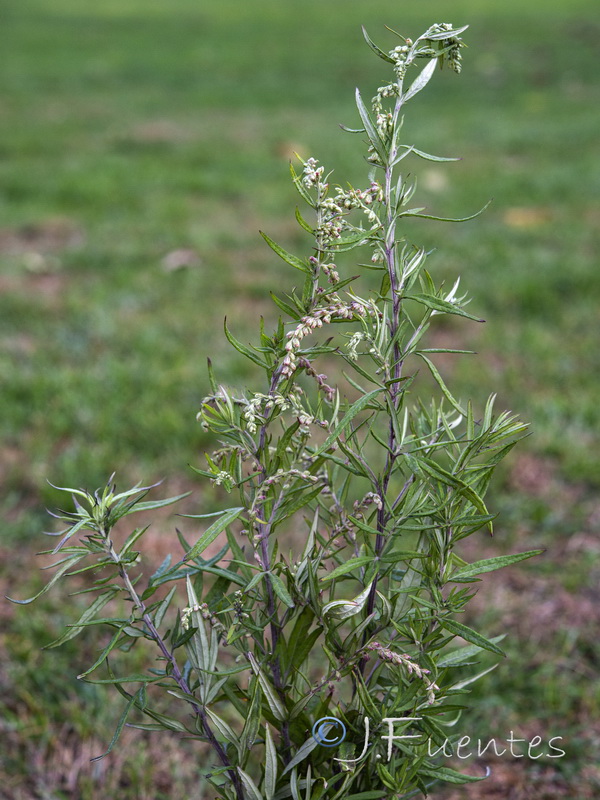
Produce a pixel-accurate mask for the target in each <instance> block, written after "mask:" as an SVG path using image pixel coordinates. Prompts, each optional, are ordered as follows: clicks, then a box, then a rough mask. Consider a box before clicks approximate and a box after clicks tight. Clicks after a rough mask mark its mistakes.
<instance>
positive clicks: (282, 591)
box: [269, 572, 294, 608]
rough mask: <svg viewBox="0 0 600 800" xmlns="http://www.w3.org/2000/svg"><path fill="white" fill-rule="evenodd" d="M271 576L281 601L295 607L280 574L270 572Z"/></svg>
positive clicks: (289, 606) (274, 588)
mask: <svg viewBox="0 0 600 800" xmlns="http://www.w3.org/2000/svg"><path fill="white" fill-rule="evenodd" d="M269 577H270V579H271V584H272V586H273V590H274V592H275V594H276V595H277V597H278V598H279V599H280V600H281V602H282V603H283V604H284V605H286V606H288V608H294V601H293V600H292V598H291V597H290V594H289V592H288V590H287V589H286V586H285V584H284V582H283V581H282V580H281V578H280V577H279V575H275V573H273V572H270V573H269Z"/></svg>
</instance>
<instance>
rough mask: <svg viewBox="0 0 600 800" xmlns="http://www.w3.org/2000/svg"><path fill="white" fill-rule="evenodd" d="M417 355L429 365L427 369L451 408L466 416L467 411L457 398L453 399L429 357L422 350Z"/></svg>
mask: <svg viewBox="0 0 600 800" xmlns="http://www.w3.org/2000/svg"><path fill="white" fill-rule="evenodd" d="M417 355H419V356H421V358H422V359H423V361H424V362H425V363H426V364H427V366H428V367H429V371H430V372H431V374H432V375H433V377H434V378H435V381H436V383H437V385H438V386H439V387H440V389H441V390H442V393H443V395H444V397H445V398H446V400H447V401H448V402H449V403H450V405H451V406H452V408H454V409H456V411H458V413H459V414H461V415H462V416H463V417H466V416H467V412H466V411H465V410H464V408H463V407H462V406H461V405H460V403H459V402H458V401H457V400H455V399H454V396H453V394H452V392H451V391H450V389H448V387H447V386H446V384H445V383H444V379H443V378H442V376H441V375H440V373H439V372H438V369H437V367H436V366H435V364H434V363H433V361H431V359H429V358H427V356H425V355H423V353H422V352H419V353H417Z"/></svg>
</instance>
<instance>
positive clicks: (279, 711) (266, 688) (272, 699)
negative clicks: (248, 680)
mask: <svg viewBox="0 0 600 800" xmlns="http://www.w3.org/2000/svg"><path fill="white" fill-rule="evenodd" d="M248 659H249V661H250V664H251V665H252V669H253V671H254V674H255V675H256V676H257V677H258V680H259V681H260V685H261V687H262V690H263V692H264V695H265V697H266V699H267V702H268V704H269V708H270V709H271V711H272V713H273V716H274V717H275V718H276V719H278V720H279V721H280V722H282V721H283V720H284V719H285V718H286V715H285V709H284V707H283V705H282V703H281V700H280V699H279V698H278V697H277V695H276V694H275V690H274V689H273V687H272V686H271V684H270V683H269V681H268V680H267V677H266V676H265V674H264V672H263V671H262V669H261V668H260V664H259V663H258V661H257V660H256V658H255V657H254V655H253V654H252V653H248Z"/></svg>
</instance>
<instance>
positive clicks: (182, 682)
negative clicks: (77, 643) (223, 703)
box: [104, 531, 244, 800]
mask: <svg viewBox="0 0 600 800" xmlns="http://www.w3.org/2000/svg"><path fill="white" fill-rule="evenodd" d="M104 534H105V536H106V544H107V552H108V554H109V555H110V557H111V558H112V560H113V561H114V562H115V564H116V565H117V567H118V570H119V576H120V577H121V580H122V581H123V584H124V586H125V589H126V591H127V593H128V595H129V597H130V599H131V602H132V603H133V605H134V606H135V607H136V608H137V609H138V611H139V612H140V614H141V615H142V620H143V621H144V623H145V625H146V627H147V628H148V631H149V633H150V636H151V637H152V639H153V640H154V642H155V643H156V644H157V646H158V648H159V650H160V651H161V653H162V654H163V657H164V658H165V660H166V661H167V663H168V664H170V666H171V671H172V676H173V679H174V681H175V683H176V684H177V685H178V686H179V688H180V689H181V691H182V692H185V694H188V695H192V691H191V689H190V687H189V685H188V682H187V681H186V679H185V678H184V676H183V674H182V672H181V670H180V668H179V665H178V663H177V660H176V658H175V656H174V654H173V653H172V651H171V650H169V648H168V647H167V645H166V643H165V641H164V639H163V638H162V636H161V635H160V633H159V632H158V630H157V628H156V626H155V625H154V622H153V621H152V617H151V616H150V614H149V613H148V611H147V610H146V604H145V603H144V601H143V600H142V598H141V597H140V596H139V594H138V593H137V591H136V589H135V587H134V585H133V583H132V582H131V579H130V577H129V574H128V572H127V570H126V569H125V567H124V566H123V563H122V562H121V560H120V558H119V555H118V554H117V552H116V550H115V549H114V546H113V543H112V541H111V539H110V536H109V533H108V531H105V532H104ZM192 708H193V709H194V712H195V714H196V715H197V716H198V717H199V718H200V721H201V723H202V728H203V730H204V733H205V735H206V738H207V739H208V741H209V742H210V744H211V746H212V748H213V749H214V751H215V752H216V754H217V756H218V757H219V760H220V762H221V764H222V765H223V766H224V767H227V774H228V776H229V778H230V780H231V783H232V784H233V786H234V789H235V793H236V796H237V798H238V800H244V790H243V787H242V783H241V780H240V777H239V775H238V773H237V772H236V770H235V769H234V767H233V765H232V763H231V761H230V760H229V758H228V756H227V753H226V752H225V750H224V749H223V747H222V745H221V743H220V742H219V741H218V740H217V739H216V737H215V735H214V733H213V731H212V729H211V727H210V724H209V722H208V718H207V715H206V711H205V710H204V708H203V707H202V706H201V705H199V704H195V703H193V704H192Z"/></svg>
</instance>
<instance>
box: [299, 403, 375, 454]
mask: <svg viewBox="0 0 600 800" xmlns="http://www.w3.org/2000/svg"><path fill="white" fill-rule="evenodd" d="M381 391H382V389H373V391H371V392H367V394H364V395H363V396H362V397H359V399H358V400H357V401H356V402H355V403H353V404H352V405H351V406H350V408H349V409H348V411H347V412H346V413H345V414H344V416H343V417H342V419H341V420H340V421H339V422H338V424H337V425H336V426H335V429H334V431H333V433H330V434H329V436H328V437H327V439H325V441H324V442H323V444H322V445H321V446H320V447H319V448H318V449H317V450H316V451H315V452H314V453H313V454H312V455H313V458H316V457H317V456H320V455H321V453H324V452H325V451H326V450H329V448H330V447H331V445H332V444H334V442H335V441H336V440H337V439H338V438H339V436H340V434H341V433H343V432H344V431H345V430H346V428H347V427H348V425H350V423H351V422H352V420H353V419H354V417H355V416H356V415H357V414H359V413H360V412H361V411H362V410H363V409H364V408H366V406H368V405H369V403H370V402H371V400H373V399H374V398H375V397H377V395H378V394H379V393H380V392H381Z"/></svg>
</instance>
